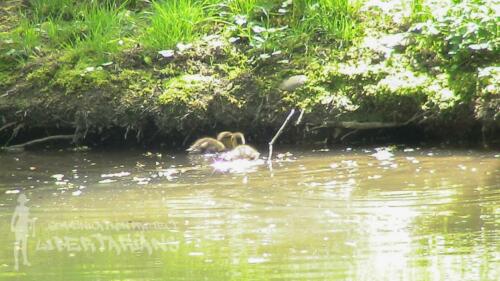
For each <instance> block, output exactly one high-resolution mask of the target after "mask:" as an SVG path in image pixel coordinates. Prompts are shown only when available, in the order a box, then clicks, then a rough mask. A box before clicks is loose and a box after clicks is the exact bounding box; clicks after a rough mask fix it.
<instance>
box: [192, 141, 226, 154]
mask: <svg viewBox="0 0 500 281" xmlns="http://www.w3.org/2000/svg"><path fill="white" fill-rule="evenodd" d="M224 150H226V146H225V145H224V144H223V143H222V142H220V141H218V140H216V139H214V138H209V137H206V138H201V139H198V140H197V141H195V142H194V143H193V144H192V145H191V146H190V147H189V148H188V149H186V151H188V152H189V153H207V152H208V153H214V152H222V151H224Z"/></svg>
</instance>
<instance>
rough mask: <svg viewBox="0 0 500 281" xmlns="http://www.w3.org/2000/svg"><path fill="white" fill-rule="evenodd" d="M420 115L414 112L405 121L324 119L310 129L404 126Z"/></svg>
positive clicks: (359, 128)
mask: <svg viewBox="0 0 500 281" xmlns="http://www.w3.org/2000/svg"><path fill="white" fill-rule="evenodd" d="M421 116H422V114H421V113H418V114H415V115H414V116H413V117H412V118H410V119H408V120H407V121H405V122H357V121H325V122H324V123H323V124H322V125H320V126H316V127H314V128H311V130H318V129H323V128H343V129H353V130H369V129H386V128H397V127H403V126H406V125H408V124H410V123H411V122H413V121H415V120H416V119H417V118H419V117H421Z"/></svg>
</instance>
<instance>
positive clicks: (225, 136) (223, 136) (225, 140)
mask: <svg viewBox="0 0 500 281" xmlns="http://www.w3.org/2000/svg"><path fill="white" fill-rule="evenodd" d="M232 138H233V133H231V132H228V131H224V132H220V133H219V134H217V140H219V141H220V142H221V143H222V144H223V145H224V146H225V147H226V149H230V148H233V141H232Z"/></svg>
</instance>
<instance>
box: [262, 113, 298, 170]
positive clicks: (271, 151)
mask: <svg viewBox="0 0 500 281" xmlns="http://www.w3.org/2000/svg"><path fill="white" fill-rule="evenodd" d="M293 114H295V108H294V109H292V110H290V113H289V114H288V117H287V118H286V119H285V122H283V124H282V125H281V127H280V129H279V130H278V132H277V133H276V135H274V137H273V139H272V140H271V141H270V142H269V156H268V157H267V162H268V163H270V162H271V158H272V157H273V144H274V142H275V141H276V140H277V139H278V137H279V136H280V135H281V133H282V132H283V130H284V129H285V127H286V124H288V122H289V121H290V118H292V116H293Z"/></svg>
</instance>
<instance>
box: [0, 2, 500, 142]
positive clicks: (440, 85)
mask: <svg viewBox="0 0 500 281" xmlns="http://www.w3.org/2000/svg"><path fill="white" fill-rule="evenodd" d="M53 2H54V3H55V2H57V1H46V2H45V5H47V6H42V7H41V8H40V7H38V6H36V4H40V3H44V2H43V1H36V0H34V1H24V2H22V1H7V2H5V3H4V4H2V6H1V7H0V9H2V12H1V13H0V14H1V17H2V22H3V25H4V26H2V27H1V29H0V32H1V37H0V40H1V41H2V42H3V44H2V45H1V47H0V65H1V67H0V78H1V79H0V80H1V82H0V93H3V94H2V95H1V96H0V117H1V121H0V122H1V123H0V128H1V129H0V139H1V141H2V142H1V144H2V145H6V146H7V145H12V144H17V143H22V142H24V141H28V140H32V139H37V138H43V137H47V136H51V135H66V136H67V135H73V136H74V138H72V140H74V141H75V142H77V143H79V144H91V145H95V146H99V145H102V144H105V143H108V144H109V143H118V144H119V143H139V144H145V145H151V144H157V143H158V142H164V143H165V144H166V145H168V146H170V147H184V146H186V144H187V143H189V142H191V141H192V140H193V139H195V138H196V137H199V136H203V135H214V134H215V132H217V131H221V130H232V131H236V130H239V131H243V132H245V133H246V134H247V136H248V138H249V140H250V142H251V143H257V144H258V143H266V142H268V141H269V140H270V138H271V137H272V135H273V134H274V133H275V132H276V130H277V128H279V126H280V125H281V123H282V122H283V121H284V119H285V118H286V116H287V114H288V112H289V111H290V110H291V109H292V108H297V109H298V110H299V111H300V112H303V114H302V118H301V122H300V123H299V124H298V125H294V126H291V127H290V128H289V130H287V135H286V137H283V138H282V141H284V142H287V143H299V142H301V143H313V142H320V141H326V142H329V143H338V142H347V143H349V142H351V141H359V140H366V141H368V142H369V141H372V140H373V139H377V138H378V137H380V136H382V137H386V138H387V137H388V136H389V137H391V136H393V137H401V134H403V135H405V134H406V137H407V138H408V139H414V138H420V139H421V140H442V141H451V142H453V143H460V142H477V143H484V144H485V145H490V146H498V145H500V143H499V140H500V94H499V92H500V91H499V89H500V86H499V83H500V82H499V81H500V68H499V67H498V59H497V58H496V59H495V56H494V54H495V53H498V49H499V44H500V43H499V40H498V36H496V35H495V27H494V26H496V24H495V14H494V13H495V11H494V9H493V2H492V1H480V2H481V3H480V4H474V3H472V1H462V3H460V4H452V3H447V2H446V1H445V2H446V3H445V2H442V1H440V3H433V1H412V5H408V6H401V4H400V3H399V2H400V1H379V2H377V3H375V4H373V3H374V2H368V1H361V2H356V4H353V3H352V2H347V1H316V3H311V1H296V2H295V3H289V1H285V2H281V1H279V2H278V1H264V2H262V3H260V2H259V1H247V2H245V1H243V2H242V1H230V2H227V3H226V2H224V1H208V2H210V3H208V2H207V1H174V2H176V3H177V2H178V3H189V5H187V6H185V7H181V6H182V5H179V7H178V9H177V8H176V9H177V10H176V9H173V8H172V7H163V8H165V9H166V10H168V11H178V13H184V15H187V14H189V15H192V16H193V17H195V16H196V15H197V14H196V13H195V12H196V11H197V12H199V13H200V15H199V18H196V19H194V18H193V21H192V22H191V23H192V24H193V25H187V26H183V25H182V24H181V22H179V23H178V25H179V26H181V27H180V28H181V30H182V31H186V32H185V33H182V32H181V33H179V34H180V35H179V36H178V37H173V36H171V34H164V33H162V32H161V31H163V30H164V29H168V30H176V29H175V27H173V26H166V25H162V23H165V22H172V21H173V19H174V18H176V15H173V16H172V15H170V16H167V15H165V14H164V13H162V11H164V10H162V6H155V5H153V6H152V5H150V4H148V3H147V2H144V1H129V2H127V3H125V4H123V3H122V2H120V1H111V2H113V5H111V6H99V7H90V8H88V10H85V11H87V12H81V13H80V14H72V11H73V10H71V9H70V10H67V9H58V7H59V8H61V7H66V6H57V5H55V4H54V6H50V5H49V4H47V3H52V4H53ZM63 2H64V1H63ZM70 2H71V1H70ZM111 2H110V3H111ZM117 2H118V3H117ZM202 2H203V3H204V4H203V5H206V6H203V5H202V4H199V3H202ZM240 2H241V3H240ZM250 2H251V3H253V4H252V5H253V6H252V5H250V4H248V6H244V5H243V4H242V3H250ZM290 2H291V1H290ZM313 2H314V1H313ZM344 2H345V3H348V4H345V3H344ZM475 2H477V1H475ZM23 3H24V4H23ZM197 3H198V4H197ZM228 3H229V4H228ZM231 3H233V4H234V3H240V4H239V5H236V4H235V5H233V6H231V5H230V4H231ZM264 3H267V4H266V5H264ZM342 3H344V4H342ZM398 3H399V4H398ZM221 4H225V5H221ZM299 4H300V5H302V6H300V5H299ZM82 5H83V4H82ZM200 5H201V6H200ZM329 5H336V6H335V7H336V8H335V9H333V10H332V7H333V6H329ZM36 7H38V8H39V9H35V8H36ZM200 7H201V8H200ZM167 8H168V9H167ZM181 8H182V9H184V10H182V9H181ZM299 11H301V12H300V13H299ZM327 11H334V12H335V13H336V14H328V13H327ZM179 15H180V14H177V16H179ZM161 16H163V18H162V17H161ZM165 17H166V18H165ZM332 17H333V18H339V19H342V21H340V22H339V23H337V24H332V25H331V26H325V25H324V22H322V21H321V19H327V18H332ZM4 19H5V20H4ZM318 19H319V20H318ZM454 22H456V23H457V24H454ZM103 27H104V28H103ZM187 31H189V32H187ZM172 33H173V32H172ZM160 39H161V40H160ZM167 39H168V40H167ZM174 39H175V40H174ZM293 75H306V76H307V77H308V81H307V83H306V84H305V85H303V86H302V87H300V88H299V89H297V90H295V91H293V92H286V91H282V90H279V85H280V83H281V82H282V81H283V80H284V79H286V78H288V77H290V76H293ZM298 116H299V114H297V115H296V117H295V118H298ZM294 121H295V120H294ZM403 138H404V137H403Z"/></svg>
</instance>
